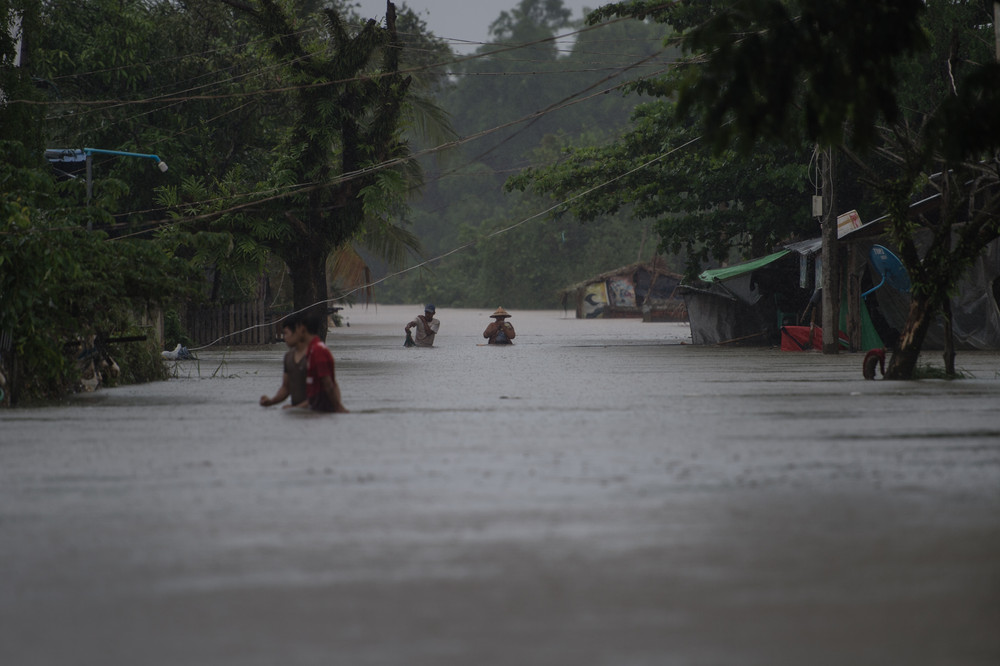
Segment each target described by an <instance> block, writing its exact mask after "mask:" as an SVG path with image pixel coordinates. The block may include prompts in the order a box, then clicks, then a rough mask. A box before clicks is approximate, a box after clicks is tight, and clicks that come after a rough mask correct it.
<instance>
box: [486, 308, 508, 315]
mask: <svg viewBox="0 0 1000 666" xmlns="http://www.w3.org/2000/svg"><path fill="white" fill-rule="evenodd" d="M490 316H491V317H509V316H510V313H509V312H507V311H506V310H504V309H503V308H497V311H496V312H494V313H493V314H491V315H490Z"/></svg>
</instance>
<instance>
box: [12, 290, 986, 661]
mask: <svg viewBox="0 0 1000 666" xmlns="http://www.w3.org/2000/svg"><path fill="white" fill-rule="evenodd" d="M421 309H422V308H421V307H419V306H413V307H401V306H380V307H379V308H378V309H377V310H376V309H374V308H370V309H368V310H364V309H360V308H354V309H351V310H348V311H347V315H348V320H349V321H350V324H351V325H350V327H342V328H337V329H334V330H333V331H332V332H331V334H330V337H329V344H330V346H331V349H332V350H333V352H334V355H335V357H336V359H337V375H338V379H339V382H340V385H341V390H342V393H343V398H344V402H345V404H346V406H347V407H348V408H349V409H351V410H352V413H350V414H342V415H340V414H338V415H317V414H310V413H298V412H294V411H289V410H284V411H283V410H281V409H278V408H269V409H264V408H261V407H259V406H257V404H256V403H257V400H258V398H259V396H260V395H261V394H264V393H267V394H271V393H273V392H274V391H275V390H276V389H277V388H278V386H279V384H280V376H281V356H282V353H283V348H282V347H281V346H275V347H273V348H271V349H267V350H264V351H226V350H224V349H210V350H203V351H201V352H199V353H198V354H199V361H197V362H182V363H179V364H177V366H176V369H175V371H176V374H177V377H176V378H174V379H172V380H170V381H168V382H160V383H156V384H150V385H144V386H135V387H124V388H117V389H110V390H102V391H99V392H97V393H94V394H87V395H79V396H76V397H75V398H74V399H73V400H71V401H70V402H69V404H68V405H65V406H59V407H45V408H36V409H19V410H7V411H0V664H5V665H12V666H26V665H35V664H37V665H55V664H58V665H62V664H100V665H101V666H117V665H123V666H124V665H128V666H139V665H141V666H159V665H163V666H168V665H169V666H177V665H180V664H183V665H216V664H219V665H223V664H224V665H233V666H236V665H239V666H256V665H259V666H273V665H275V664H282V665H286V664H293V665H294V664H308V665H312V664H317V665H320V664H323V665H327V664H338V665H339V664H345V665H347V666H368V665H372V666H375V665H378V666H382V665H385V666H424V665H427V666H431V665H433V666H440V665H451V664H455V665H461V666H473V665H475V666H486V665H516V666H532V665H536V664H537V665H539V666H548V665H555V666H562V665H567V666H570V665H572V666H589V665H607V666H631V665H651V666H663V665H667V666H669V665H674V664H677V665H679V666H702V665H705V666H710V665H719V666H737V665H738V666H756V665H760V666H784V665H788V666H806V665H808V666H823V665H830V666H843V665H845V664H851V665H852V666H859V665H869V664H870V665H872V666H885V665H887V664H891V665H895V664H899V665H906V666H921V665H927V666H931V665H939V664H940V665H945V664H947V665H949V666H962V665H969V666H971V665H983V666H997V664H998V663H1000V414H998V407H1000V354H994V353H961V354H960V355H959V357H958V365H959V367H960V368H963V369H964V370H965V371H966V372H968V373H970V374H971V375H972V376H973V378H970V379H965V380H962V381H954V382H945V381H938V380H928V381H920V382H906V383H901V382H883V381H865V380H863V379H862V378H861V356H860V355H859V354H841V355H837V356H824V355H822V354H818V353H788V352H781V351H778V350H771V349H730V348H721V347H694V346H691V345H688V344H682V342H684V341H686V340H687V339H688V338H687V336H688V331H687V328H686V326H684V325H682V324H644V323H641V322H638V321H601V320H597V321H579V320H576V319H572V318H570V317H571V315H569V316H568V315H566V314H565V313H563V312H561V311H558V312H517V311H515V312H513V315H514V316H513V318H512V320H511V321H512V323H513V324H514V325H515V327H516V329H517V333H518V336H517V339H516V344H515V345H513V346H511V347H485V346H478V345H479V343H481V342H482V338H481V337H480V336H481V332H482V330H483V328H485V326H486V324H487V323H488V322H489V319H488V315H489V313H490V312H491V311H492V309H489V310H482V311H474V310H461V311H458V310H449V309H446V308H445V309H441V310H440V311H439V312H438V317H439V319H441V321H442V327H441V333H440V334H439V336H438V339H437V343H436V346H435V347H434V348H431V349H404V348H403V346H402V342H403V325H404V324H405V323H406V322H407V321H409V320H410V319H411V318H413V317H414V316H415V315H417V314H419V312H420V310H421ZM927 360H928V362H931V363H935V362H936V363H935V364H938V365H939V364H940V363H939V358H937V356H936V355H934V356H930V357H929V358H928V359H927Z"/></svg>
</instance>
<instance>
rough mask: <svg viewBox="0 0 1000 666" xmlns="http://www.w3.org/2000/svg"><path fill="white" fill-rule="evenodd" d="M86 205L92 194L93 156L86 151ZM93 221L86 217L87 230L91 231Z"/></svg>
mask: <svg viewBox="0 0 1000 666" xmlns="http://www.w3.org/2000/svg"><path fill="white" fill-rule="evenodd" d="M86 155H87V207H88V208H90V197H91V196H92V195H93V194H94V158H93V157H91V156H90V153H87V154H86ZM93 228H94V223H93V222H91V220H90V218H89V217H88V218H87V231H92V230H93Z"/></svg>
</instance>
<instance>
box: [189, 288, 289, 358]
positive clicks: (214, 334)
mask: <svg viewBox="0 0 1000 666" xmlns="http://www.w3.org/2000/svg"><path fill="white" fill-rule="evenodd" d="M185 328H186V330H187V334H188V335H189V336H190V337H191V340H192V343H193V344H194V345H195V346H198V347H202V346H204V345H210V344H213V343H215V344H218V345H224V346H229V345H263V344H270V343H272V342H274V341H275V340H276V339H277V338H276V336H277V335H278V332H276V331H275V325H274V324H273V323H272V321H271V320H270V318H269V317H268V316H267V312H266V308H265V307H264V301H263V299H262V300H258V301H250V302H246V303H234V304H232V305H214V306H191V307H189V308H188V312H187V322H186V325H185Z"/></svg>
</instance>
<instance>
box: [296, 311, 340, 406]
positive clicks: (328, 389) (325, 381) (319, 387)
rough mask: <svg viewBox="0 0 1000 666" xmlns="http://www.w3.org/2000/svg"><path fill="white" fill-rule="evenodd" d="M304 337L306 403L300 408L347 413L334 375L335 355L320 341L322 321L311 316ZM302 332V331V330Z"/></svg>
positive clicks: (306, 321)
mask: <svg viewBox="0 0 1000 666" xmlns="http://www.w3.org/2000/svg"><path fill="white" fill-rule="evenodd" d="M304 319H305V322H304V329H305V330H304V331H302V333H301V334H302V335H304V336H305V338H304V339H305V340H306V345H307V346H306V349H307V351H306V356H307V361H306V402H304V403H302V404H301V405H300V406H302V407H305V406H308V407H309V409H312V410H315V411H318V412H338V413H346V412H347V409H346V408H345V407H344V404H343V403H342V402H341V401H340V387H339V386H337V379H336V376H335V375H334V364H333V354H331V353H330V349H329V348H328V347H327V346H326V345H325V344H324V343H323V341H322V340H320V339H319V335H318V333H319V329H320V321H319V319H318V318H317V317H316V316H315V315H313V314H309V315H307V316H306V317H305V318H304ZM300 330H301V329H300Z"/></svg>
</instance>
